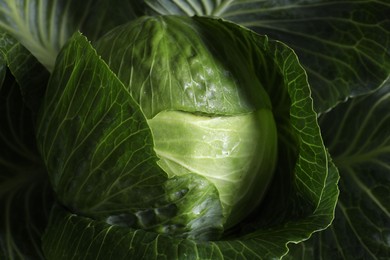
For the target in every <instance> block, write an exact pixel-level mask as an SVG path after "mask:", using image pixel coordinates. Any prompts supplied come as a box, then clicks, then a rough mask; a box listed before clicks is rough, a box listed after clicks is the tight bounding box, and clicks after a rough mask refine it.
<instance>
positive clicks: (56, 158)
mask: <svg viewBox="0 0 390 260" xmlns="http://www.w3.org/2000/svg"><path fill="white" fill-rule="evenodd" d="M37 140H38V146H39V150H40V152H41V154H42V156H43V158H44V162H45V165H46V168H47V170H48V172H49V176H50V181H51V184H52V187H53V189H54V191H55V193H56V196H57V198H58V205H57V206H56V207H54V209H53V211H52V215H51V219H50V223H49V228H48V229H47V232H46V234H45V236H44V238H43V246H44V251H45V254H46V256H47V257H48V258H49V259H55V258H56V257H58V256H61V257H69V256H70V255H71V254H73V253H72V252H73V251H72V250H73V249H72V248H73V247H74V245H75V243H77V248H78V250H77V257H80V258H82V257H87V256H88V257H90V258H91V259H96V258H101V259H110V258H112V259H115V257H124V256H126V257H133V258H137V257H139V258H140V257H146V256H149V257H152V256H153V257H154V256H156V254H157V255H164V256H167V258H169V259H176V258H179V259H180V258H186V257H187V256H195V255H196V256H197V257H195V258H199V259H222V258H225V257H227V256H229V255H230V256H232V255H236V254H240V255H242V256H244V257H247V258H253V257H255V258H257V257H259V256H262V255H271V256H280V255H283V254H284V253H285V252H286V244H287V243H289V242H299V241H302V240H304V239H307V238H308V237H309V236H310V235H311V234H312V233H313V232H314V231H317V230H321V229H324V228H325V227H326V226H327V225H329V223H330V222H331V220H332V218H333V210H334V205H335V202H336V198H337V188H336V182H337V170H336V169H335V167H334V166H333V164H332V163H331V162H330V160H329V157H328V155H327V152H326V150H325V148H324V146H323V143H322V139H321V136H320V131H319V128H318V124H317V115H316V113H315V112H314V111H313V104H312V99H311V97H310V89H309V86H308V83H307V77H306V73H305V71H304V70H303V68H302V67H301V65H300V64H299V61H298V60H297V58H296V55H295V54H294V52H293V51H292V50H291V49H289V48H288V47H287V46H285V45H284V44H282V43H280V42H277V41H270V40H268V38H267V37H265V36H260V35H258V34H256V33H254V32H253V31H251V30H249V29H246V28H244V27H241V26H239V25H236V24H233V23H230V22H226V21H224V20H220V19H214V18H205V17H183V16H154V17H149V16H144V17H140V18H138V19H136V20H135V21H132V22H130V23H126V24H123V25H120V26H118V27H116V28H114V29H113V30H111V31H109V32H108V33H107V34H105V35H104V36H102V37H101V38H100V39H98V40H97V41H94V42H92V44H91V43H89V42H88V41H87V39H86V38H85V37H84V36H83V35H81V34H80V33H75V34H74V36H73V37H72V38H71V39H70V40H69V42H68V43H67V44H66V45H65V47H64V48H63V49H62V51H61V52H60V54H59V56H58V57H57V61H56V65H55V67H54V70H53V73H52V75H51V78H50V81H49V84H48V88H47V91H46V95H45V97H44V103H43V106H42V108H41V112H40V115H39V117H38V129H37ZM61 230H68V231H69V232H61ZM80 232H81V236H80V235H77V234H78V233H80ZM61 234H62V235H61ZM268 240H269V241H273V242H272V245H273V247H271V248H268V247H264V241H268ZM112 245H114V247H112ZM82 248H100V249H99V250H98V252H96V251H95V250H92V249H91V250H90V249H86V250H83V249H82ZM232 258H234V257H232Z"/></svg>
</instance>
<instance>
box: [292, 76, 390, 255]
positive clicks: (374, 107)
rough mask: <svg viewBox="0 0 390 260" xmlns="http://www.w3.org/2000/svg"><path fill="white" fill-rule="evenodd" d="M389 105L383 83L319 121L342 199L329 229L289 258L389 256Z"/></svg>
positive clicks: (389, 86)
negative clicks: (335, 172) (336, 174)
mask: <svg viewBox="0 0 390 260" xmlns="http://www.w3.org/2000/svg"><path fill="white" fill-rule="evenodd" d="M389 107H390V84H389V83H387V85H385V86H384V87H383V88H381V89H380V90H378V91H376V92H374V93H372V94H370V95H367V96H363V97H359V98H355V99H352V100H350V101H349V102H347V103H345V104H341V105H339V106H338V107H336V108H335V109H334V110H333V111H331V112H329V113H327V114H324V115H323V116H322V117H321V121H320V123H321V126H322V129H323V133H324V139H325V142H326V143H327V144H328V145H329V149H330V152H332V154H333V156H334V160H335V163H336V165H337V166H338V168H339V171H340V198H339V203H338V205H337V208H336V218H335V221H334V222H333V225H332V226H331V227H330V228H329V229H328V230H326V231H324V232H321V233H319V234H316V235H315V236H314V237H313V238H311V239H310V240H309V241H307V242H305V243H303V244H301V245H297V246H296V248H294V250H293V252H294V255H293V257H292V258H293V259H296V257H298V256H302V257H299V258H300V259H306V258H307V259H313V258H315V259H388V258H389V257H390V240H389V237H390V203H389V201H390V163H389V162H390V116H389ZM303 256H306V257H303ZM294 257H295V258H294Z"/></svg>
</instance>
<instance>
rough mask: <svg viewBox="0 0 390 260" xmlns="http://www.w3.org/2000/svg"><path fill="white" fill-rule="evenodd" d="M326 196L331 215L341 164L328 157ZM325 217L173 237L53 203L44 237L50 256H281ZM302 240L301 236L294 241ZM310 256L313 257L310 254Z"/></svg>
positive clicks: (324, 206)
mask: <svg viewBox="0 0 390 260" xmlns="http://www.w3.org/2000/svg"><path fill="white" fill-rule="evenodd" d="M329 166H330V168H329V175H328V178H327V181H326V185H325V188H324V193H323V195H324V199H323V200H322V202H321V205H319V208H318V211H317V212H316V214H318V215H322V216H323V217H324V218H332V217H333V214H332V213H329V212H332V210H331V209H333V208H334V203H335V199H334V198H335V197H337V194H338V190H337V188H336V186H335V182H337V180H338V172H337V168H336V167H335V166H334V165H333V164H332V163H331V162H330V164H329ZM323 220H324V219H321V218H318V217H317V216H314V215H313V217H312V218H307V219H305V220H300V221H296V222H295V223H293V221H291V222H290V223H288V224H286V225H285V226H284V227H276V228H271V229H263V230H259V231H257V232H255V233H253V234H251V235H250V236H248V237H245V238H244V237H243V238H236V239H228V240H220V241H202V242H199V241H194V240H189V239H178V238H172V237H169V236H166V235H161V234H157V233H154V232H146V231H144V230H140V229H138V230H134V229H128V228H124V227H119V226H111V225H108V224H107V223H105V222H102V221H96V220H93V219H90V218H86V217H83V216H78V215H75V214H72V213H70V212H67V211H66V210H65V209H64V208H62V207H55V208H53V210H52V212H51V219H50V222H49V225H48V228H47V230H46V233H45V236H44V238H43V249H44V252H45V257H46V258H47V259H49V260H50V259H59V260H60V259H69V258H72V259H113V260H114V259H138V258H146V259H155V258H160V257H161V258H166V259H242V258H243V259H279V258H281V257H282V256H283V255H284V254H285V253H286V252H287V248H286V240H289V239H292V240H295V239H296V236H295V235H296V234H297V233H301V235H303V236H306V228H307V226H313V225H317V227H318V228H319V227H321V226H322V225H323V222H322V221H323ZM295 242H298V241H295ZM308 259H311V256H310V258H308Z"/></svg>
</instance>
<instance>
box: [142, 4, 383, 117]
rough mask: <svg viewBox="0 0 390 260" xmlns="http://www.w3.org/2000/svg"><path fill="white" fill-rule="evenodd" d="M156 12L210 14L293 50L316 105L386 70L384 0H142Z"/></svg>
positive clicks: (357, 89)
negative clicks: (306, 78)
mask: <svg viewBox="0 0 390 260" xmlns="http://www.w3.org/2000/svg"><path fill="white" fill-rule="evenodd" d="M145 2H146V3H147V4H148V5H149V6H150V8H151V9H152V10H153V11H154V12H156V13H158V14H180V15H189V16H192V15H213V16H218V17H222V18H224V19H227V20H230V21H233V22H236V23H238V24H241V25H244V26H247V27H249V28H251V29H253V30H255V31H256V32H258V33H260V34H265V35H268V36H269V37H270V38H271V39H277V40H280V41H282V42H284V43H286V44H288V45H289V46H290V47H292V48H293V49H294V51H296V53H297V54H298V57H299V59H300V61H301V62H302V64H303V66H304V67H305V69H306V71H307V72H308V75H309V82H310V84H311V86H312V91H313V98H314V104H315V107H316V110H317V111H319V112H324V111H326V110H328V109H330V108H333V107H334V106H335V105H336V104H338V103H340V102H341V101H343V100H345V99H346V98H348V97H353V96H358V95H361V94H365V93H367V92H370V91H372V90H375V89H377V88H379V87H380V86H381V85H382V84H383V82H384V81H385V80H386V78H387V77H388V76H389V71H390V53H389V50H390V22H389V20H388V16H389V15H388V13H389V11H390V4H389V2H388V1H372V0H359V1H356V0H346V1H338V0H336V1H335V0H333V1H328V0H311V1H301V0H289V1H254V0H249V1H248V0H243V1H211V0H206V1H200V0H199V1H198V0H196V1H193V0H191V1H188V0H180V1H174V2H172V1H165V0H159V1H148V0H146V1H145Z"/></svg>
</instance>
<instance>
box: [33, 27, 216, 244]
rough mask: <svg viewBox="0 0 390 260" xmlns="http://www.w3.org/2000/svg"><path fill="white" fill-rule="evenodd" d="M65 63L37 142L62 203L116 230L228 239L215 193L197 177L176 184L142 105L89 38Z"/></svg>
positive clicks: (52, 85) (78, 42) (64, 55)
mask: <svg viewBox="0 0 390 260" xmlns="http://www.w3.org/2000/svg"><path fill="white" fill-rule="evenodd" d="M58 60H59V61H58V63H57V65H56V70H55V72H54V73H53V74H52V77H51V79H50V82H49V85H48V91H47V92H46V96H45V102H44V103H43V106H42V108H43V109H42V114H41V115H40V118H39V120H38V124H39V128H38V131H37V139H38V143H39V148H40V151H41V153H42V156H43V159H44V161H45V164H46V166H47V169H48V171H49V176H50V179H51V183H52V185H53V188H54V190H55V192H56V193H57V196H58V199H59V201H60V202H61V203H63V204H64V205H65V206H66V207H68V208H69V209H70V210H71V211H72V212H74V213H77V214H81V215H84V216H89V217H91V218H95V219H98V220H102V219H105V220H106V221H107V222H108V223H110V224H116V225H122V226H128V227H136V228H144V229H146V230H156V231H157V230H159V231H161V232H162V233H167V234H171V235H180V234H181V235H182V236H184V237H187V236H188V237H192V238H197V239H203V237H202V236H203V234H202V232H204V233H205V234H206V236H213V237H214V236H215V235H214V233H216V234H218V233H221V230H222V228H221V227H222V223H221V221H222V213H221V206H220V202H219V199H218V193H217V191H216V189H215V187H214V186H213V185H212V184H211V183H210V182H209V181H208V180H207V179H205V178H203V177H201V176H198V175H195V174H187V175H186V176H176V177H174V178H169V179H168V177H167V174H166V173H165V172H163V171H162V170H161V169H160V167H159V166H158V165H157V163H156V162H157V160H158V158H157V156H156V155H155V152H154V150H153V140H152V135H151V132H150V129H149V127H148V125H147V122H146V118H145V116H144V114H143V112H142V111H141V109H140V107H139V105H138V104H137V103H136V102H135V101H134V99H133V97H132V96H131V95H130V93H129V92H128V91H127V90H126V88H125V87H124V85H123V84H122V82H121V81H120V80H119V79H118V78H117V77H116V76H115V74H114V73H112V72H111V70H110V69H109V67H108V66H107V65H106V64H105V63H104V61H103V60H102V59H100V58H99V57H98V55H97V54H96V52H95V51H94V49H93V48H92V47H91V45H90V44H89V43H88V42H87V40H86V38H85V37H83V36H81V35H80V34H78V33H76V34H75V36H74V38H72V40H71V41H70V43H69V45H67V47H66V48H65V49H64V51H63V52H61V54H60V56H59V57H58Z"/></svg>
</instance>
